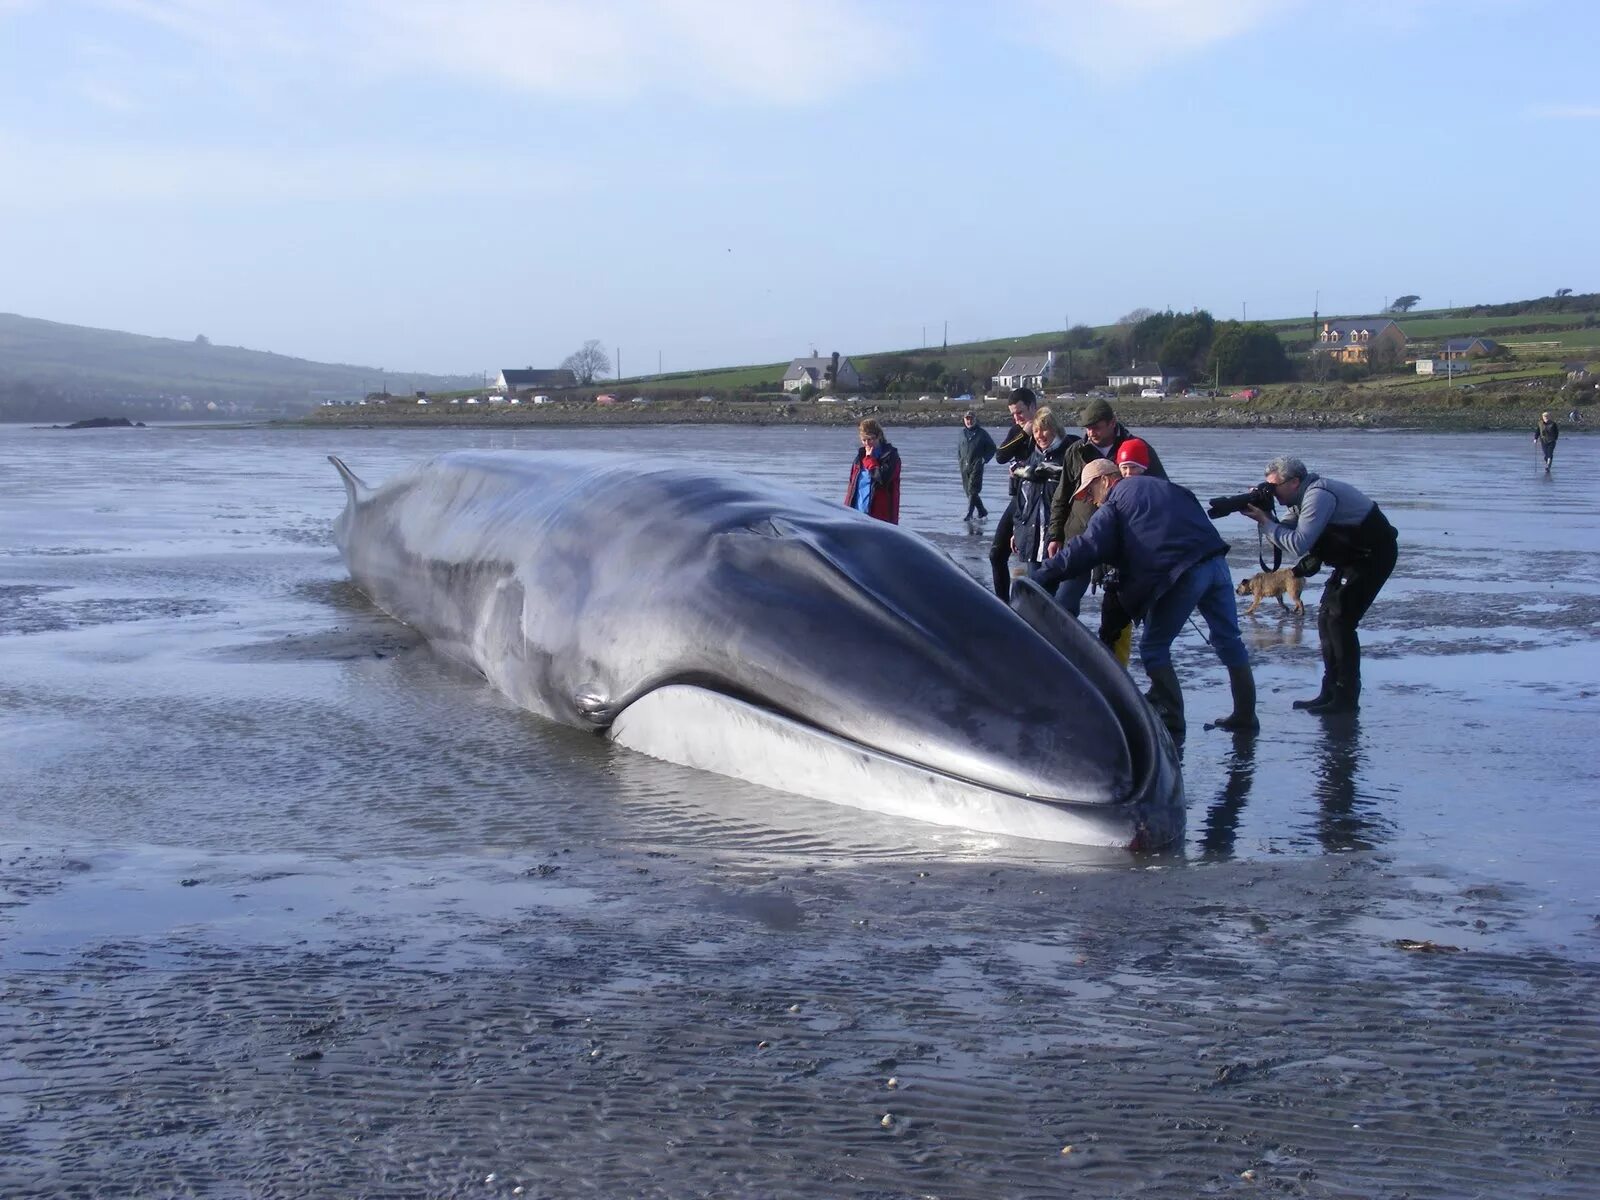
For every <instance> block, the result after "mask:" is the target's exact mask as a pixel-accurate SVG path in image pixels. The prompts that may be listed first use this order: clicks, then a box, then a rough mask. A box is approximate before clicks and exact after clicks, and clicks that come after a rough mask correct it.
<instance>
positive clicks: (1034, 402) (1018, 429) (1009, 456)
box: [989, 387, 1039, 604]
mask: <svg viewBox="0 0 1600 1200" xmlns="http://www.w3.org/2000/svg"><path fill="white" fill-rule="evenodd" d="M1007 407H1008V408H1009V409H1010V410H1011V420H1012V421H1013V422H1015V424H1014V425H1013V427H1012V429H1011V432H1010V433H1009V434H1007V435H1006V440H1005V441H1003V442H1001V443H1000V446H999V448H998V449H997V450H995V452H994V461H995V462H997V463H1003V464H1005V465H1007V466H1010V465H1011V464H1013V463H1015V464H1016V465H1018V466H1020V465H1021V464H1023V463H1025V462H1027V461H1028V458H1029V457H1030V456H1031V455H1032V454H1033V450H1034V445H1033V418H1034V416H1035V414H1037V412H1038V411H1039V401H1038V398H1037V397H1035V396H1034V394H1033V389H1032V388H1025V387H1022V388H1018V389H1017V390H1016V391H1014V392H1012V393H1011V400H1010V402H1009V403H1008V404H1007ZM1010 482H1011V498H1010V499H1009V500H1008V501H1007V502H1006V511H1005V512H1003V513H1001V514H1000V519H999V520H998V521H996V522H995V527H994V541H993V542H991V543H990V544H989V569H990V571H991V572H992V573H993V575H994V593H995V595H997V596H999V597H1000V599H1002V600H1004V601H1005V602H1006V603H1008V604H1009V603H1010V602H1011V534H1012V525H1013V523H1014V522H1015V521H1016V517H1017V479H1016V476H1014V475H1013V476H1010Z"/></svg>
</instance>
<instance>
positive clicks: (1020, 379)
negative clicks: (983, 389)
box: [994, 350, 1056, 392]
mask: <svg viewBox="0 0 1600 1200" xmlns="http://www.w3.org/2000/svg"><path fill="white" fill-rule="evenodd" d="M1055 373H1056V352H1055V351H1054V350H1046V351H1045V352H1044V353H1043V354H1013V355H1012V356H1011V357H1010V358H1008V359H1006V361H1005V365H1004V366H1003V367H1001V368H1000V374H998V375H996V376H995V377H994V385H995V387H999V388H1019V387H1025V388H1032V389H1033V390H1034V391H1036V392H1037V391H1042V390H1043V389H1044V387H1045V385H1047V384H1048V383H1049V382H1050V379H1051V377H1052V376H1053V375H1055Z"/></svg>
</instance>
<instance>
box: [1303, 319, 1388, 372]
mask: <svg viewBox="0 0 1600 1200" xmlns="http://www.w3.org/2000/svg"><path fill="white" fill-rule="evenodd" d="M1311 348H1312V349H1313V350H1314V351H1316V352H1317V353H1318V354H1326V355H1327V356H1328V357H1329V358H1331V359H1333V361H1334V362H1340V363H1359V364H1362V365H1366V364H1370V363H1374V362H1393V363H1397V362H1399V361H1400V359H1401V357H1402V356H1403V355H1404V354H1405V348H1406V335H1405V333H1404V332H1402V331H1401V329H1400V326H1398V325H1396V324H1395V323H1394V322H1393V321H1391V320H1389V318H1387V317H1358V318H1357V319H1355V320H1353V321H1324V322H1323V323H1322V328H1321V329H1319V330H1318V331H1317V340H1316V342H1315V344H1314V345H1313V346H1312V347H1311Z"/></svg>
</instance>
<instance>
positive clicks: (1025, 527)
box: [1011, 408, 1072, 566]
mask: <svg viewBox="0 0 1600 1200" xmlns="http://www.w3.org/2000/svg"><path fill="white" fill-rule="evenodd" d="M1071 445H1072V437H1071V435H1069V434H1068V433H1067V431H1066V430H1065V429H1063V428H1062V427H1061V422H1060V421H1058V420H1057V419H1056V416H1055V414H1054V413H1052V412H1051V411H1050V410H1049V409H1048V408H1041V409H1040V410H1039V411H1038V412H1037V413H1036V414H1035V415H1034V418H1033V447H1034V449H1033V453H1032V454H1031V455H1029V457H1028V461H1027V462H1026V463H1025V464H1024V465H1022V466H1020V467H1018V468H1017V469H1016V470H1015V471H1014V472H1013V473H1014V474H1015V475H1016V477H1017V499H1016V515H1015V518H1014V520H1013V521H1012V530H1013V532H1012V535H1011V551H1012V553H1013V554H1015V555H1016V556H1017V557H1018V558H1020V559H1021V560H1022V561H1023V562H1024V563H1026V564H1027V565H1029V566H1033V565H1034V564H1035V563H1038V562H1040V561H1041V560H1043V558H1044V539H1045V531H1046V528H1047V527H1048V526H1049V524H1050V501H1051V500H1053V499H1054V498H1055V494H1056V488H1057V487H1058V486H1059V485H1060V483H1061V471H1062V468H1061V462H1062V460H1063V459H1064V458H1065V457H1066V456H1067V449H1068V447H1070V446H1071Z"/></svg>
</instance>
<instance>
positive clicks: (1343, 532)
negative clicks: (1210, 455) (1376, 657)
mask: <svg viewBox="0 0 1600 1200" xmlns="http://www.w3.org/2000/svg"><path fill="white" fill-rule="evenodd" d="M1266 476H1267V478H1266V482H1265V483H1263V484H1257V485H1256V486H1255V488H1253V489H1252V490H1251V491H1250V492H1249V493H1247V494H1245V495H1244V496H1228V497H1221V498H1219V499H1217V500H1213V501H1212V502H1211V515H1212V516H1213V517H1217V516H1225V515H1227V513H1229V512H1239V513H1242V514H1243V515H1244V516H1246V517H1249V518H1250V519H1251V520H1252V521H1254V522H1255V523H1256V524H1257V525H1259V526H1260V527H1261V531H1262V533H1263V534H1264V535H1265V537H1266V539H1267V540H1268V541H1269V542H1271V543H1272V544H1273V545H1274V546H1276V547H1277V548H1278V549H1279V550H1281V551H1283V553H1284V554H1286V555H1288V556H1289V557H1290V558H1292V559H1294V560H1295V564H1296V568H1297V569H1298V568H1299V567H1300V566H1301V564H1302V563H1303V562H1304V561H1305V560H1306V559H1307V558H1308V557H1314V558H1316V559H1320V560H1321V561H1322V562H1325V563H1327V564H1328V565H1329V566H1330V567H1332V568H1333V576H1332V577H1331V578H1330V579H1329V580H1328V586H1327V587H1326V588H1325V589H1323V593H1322V603H1321V604H1320V605H1319V606H1318V607H1317V634H1318V636H1319V638H1320V639H1321V641H1322V690H1321V691H1319V692H1318V693H1317V694H1316V696H1315V697H1313V698H1312V699H1310V700H1296V701H1295V702H1294V707H1296V708H1299V709H1304V710H1305V711H1307V712H1314V713H1324V714H1334V713H1353V712H1355V711H1356V710H1357V708H1359V706H1360V700H1361V639H1360V638H1359V637H1358V636H1357V634H1356V626H1357V625H1358V624H1360V622H1361V618H1362V617H1364V616H1366V613H1367V609H1369V608H1370V607H1372V602H1373V600H1375V599H1376V598H1377V595H1378V592H1379V590H1380V589H1381V588H1382V587H1383V585H1384V583H1385V582H1387V581H1388V578H1389V575H1390V573H1391V572H1392V571H1393V570H1394V565H1395V561H1396V559H1397V558H1398V556H1399V543H1398V538H1397V535H1396V534H1395V529H1394V526H1393V525H1391V524H1389V519H1388V518H1387V517H1385V516H1384V515H1383V510H1382V509H1380V508H1379V507H1378V506H1377V504H1376V503H1375V502H1374V501H1373V500H1371V499H1370V498H1369V497H1368V496H1367V495H1366V494H1365V493H1363V492H1361V491H1360V490H1358V489H1356V488H1354V487H1352V486H1350V485H1349V484H1348V483H1342V482H1340V481H1339V480H1337V479H1324V478H1323V477H1322V476H1320V475H1316V474H1313V473H1312V472H1310V471H1307V470H1306V465H1305V463H1303V462H1301V461H1300V460H1299V459H1298V458H1289V457H1284V458H1275V459H1273V460H1272V461H1271V462H1270V463H1268V464H1267V471H1266ZM1274 500H1276V501H1277V502H1278V503H1280V504H1284V505H1287V506H1288V509H1289V511H1288V513H1287V514H1286V515H1285V516H1284V517H1283V519H1282V520H1277V521H1275V520H1273V518H1272V516H1271V515H1270V510H1271V508H1272V501H1274ZM1305 573H1306V574H1311V573H1312V572H1310V571H1307V572H1305Z"/></svg>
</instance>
